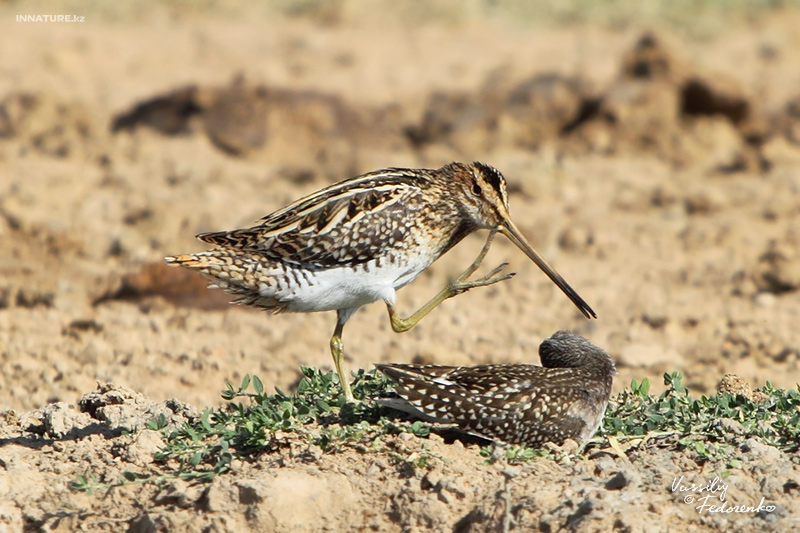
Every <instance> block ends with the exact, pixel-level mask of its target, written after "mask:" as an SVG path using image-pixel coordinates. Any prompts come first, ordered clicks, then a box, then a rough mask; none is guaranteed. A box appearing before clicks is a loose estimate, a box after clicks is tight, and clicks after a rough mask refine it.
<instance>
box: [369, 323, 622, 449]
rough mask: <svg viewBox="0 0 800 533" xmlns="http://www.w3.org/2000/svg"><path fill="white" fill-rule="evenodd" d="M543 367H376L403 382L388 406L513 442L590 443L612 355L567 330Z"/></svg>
mask: <svg viewBox="0 0 800 533" xmlns="http://www.w3.org/2000/svg"><path fill="white" fill-rule="evenodd" d="M539 357H540V358H541V360H542V365H544V366H543V367H542V366H536V365H523V364H496V365H478V366H465V367H451V366H439V365H402V364H387V365H375V366H377V367H378V370H380V371H381V372H383V373H384V374H386V375H387V376H389V377H390V378H392V379H393V380H395V381H396V382H397V384H398V386H397V388H396V391H395V393H394V394H393V395H389V396H388V397H384V398H382V399H380V400H379V401H381V403H384V404H385V405H387V406H389V407H392V408H395V409H398V410H401V411H405V412H408V413H411V414H414V415H416V416H419V417H421V418H423V419H424V420H428V421H432V422H440V423H447V424H455V425H457V426H458V428H459V429H461V430H462V431H465V432H467V433H470V434H474V435H478V436H480V437H484V438H487V439H489V440H498V441H501V442H504V443H507V444H521V445H526V446H530V447H540V446H541V445H542V444H544V443H546V442H553V443H555V444H557V445H561V444H562V443H563V442H564V441H565V440H567V439H572V440H574V441H576V442H579V443H581V442H585V441H586V440H588V439H589V438H591V436H592V435H594V433H595V432H596V431H597V429H598V427H599V426H600V423H601V422H602V421H603V415H604V413H605V410H606V406H607V405H608V398H609V396H610V395H611V383H612V381H613V378H614V375H615V374H616V373H617V371H616V368H615V367H614V363H613V362H612V361H611V357H609V355H608V354H607V353H606V352H604V351H603V350H601V349H600V348H598V347H597V346H594V345H593V344H591V343H590V342H589V341H588V340H586V339H584V338H583V337H581V336H580V335H576V334H575V333H572V332H570V331H559V332H558V333H556V334H554V335H553V336H552V337H549V338H547V339H545V340H544V341H542V344H541V345H540V346H539Z"/></svg>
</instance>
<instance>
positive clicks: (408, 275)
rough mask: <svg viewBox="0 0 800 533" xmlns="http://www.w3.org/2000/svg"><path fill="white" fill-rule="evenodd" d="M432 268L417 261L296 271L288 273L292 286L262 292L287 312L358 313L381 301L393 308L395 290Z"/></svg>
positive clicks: (427, 263) (369, 262)
mask: <svg viewBox="0 0 800 533" xmlns="http://www.w3.org/2000/svg"><path fill="white" fill-rule="evenodd" d="M398 263H399V262H398ZM429 265H430V263H429V262H424V261H421V260H419V259H417V260H416V261H414V262H412V263H406V264H402V265H401V264H387V262H386V261H384V262H383V264H382V265H381V268H377V267H376V266H375V261H374V260H373V261H368V262H367V263H364V264H362V265H358V266H356V267H354V268H349V267H344V268H331V269H327V270H317V271H305V275H304V273H302V272H300V271H299V270H295V271H294V273H293V275H292V273H291V272H288V273H287V274H289V276H288V277H287V279H289V280H290V282H286V283H278V286H277V287H272V288H267V287H262V288H260V290H259V292H260V293H261V295H262V296H265V297H271V298H276V299H278V300H280V301H281V302H283V303H285V304H286V310H287V311H293V312H310V311H331V310H337V309H356V308H358V307H361V306H362V305H366V304H368V303H371V302H375V301H378V300H384V301H385V302H387V303H389V304H394V303H395V300H396V298H397V296H396V293H395V290H396V289H399V288H400V287H403V286H404V285H406V284H408V283H410V282H411V281H413V280H414V279H415V278H416V277H417V276H418V275H419V274H420V273H421V272H422V271H423V270H425V268H427V267H428V266H429ZM276 278H278V276H276Z"/></svg>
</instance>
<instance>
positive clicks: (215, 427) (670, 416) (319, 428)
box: [72, 368, 800, 491]
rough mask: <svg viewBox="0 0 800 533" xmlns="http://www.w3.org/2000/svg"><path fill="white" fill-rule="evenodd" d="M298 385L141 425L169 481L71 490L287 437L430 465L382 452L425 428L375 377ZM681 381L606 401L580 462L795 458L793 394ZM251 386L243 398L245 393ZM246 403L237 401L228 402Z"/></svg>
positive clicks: (188, 465)
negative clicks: (713, 391) (720, 389)
mask: <svg viewBox="0 0 800 533" xmlns="http://www.w3.org/2000/svg"><path fill="white" fill-rule="evenodd" d="M302 372H303V376H304V377H303V379H302V380H301V381H300V383H299V384H298V387H297V392H296V393H295V394H291V395H290V394H286V393H285V392H283V391H281V390H280V389H277V388H276V393H275V394H267V393H266V392H265V391H264V385H263V383H262V382H261V380H260V379H258V378H257V377H252V378H251V377H250V376H245V378H244V380H243V381H242V383H241V385H240V386H239V387H234V386H232V385H231V384H227V388H226V389H225V390H224V391H223V392H222V396H223V398H225V399H226V400H228V401H229V402H230V403H229V404H228V405H226V406H224V407H222V408H219V409H206V410H205V411H204V412H203V414H202V416H201V417H200V419H199V420H197V421H196V422H194V423H192V424H186V425H184V426H183V427H182V428H180V429H177V430H169V429H168V428H167V420H166V419H165V418H164V417H163V415H162V416H160V417H158V418H157V419H155V420H153V421H151V422H150V423H149V424H148V428H149V429H153V430H160V431H162V433H163V436H164V439H165V441H166V443H167V444H166V446H165V447H164V448H163V449H162V450H160V451H159V452H158V453H157V454H156V456H155V460H156V461H157V462H160V463H162V464H164V465H165V468H166V469H169V470H173V471H174V474H166V475H163V476H157V477H152V476H148V475H144V474H138V473H134V472H125V473H124V474H123V479H122V480H120V481H119V482H117V483H109V484H98V483H97V480H95V479H92V477H91V476H88V477H87V476H79V478H78V480H77V481H76V482H74V483H73V484H72V488H73V489H75V490H86V491H91V490H96V489H97V488H101V487H106V488H108V487H112V486H118V485H124V484H130V483H142V482H162V481H164V480H166V479H171V478H181V479H186V480H210V479H212V478H213V477H215V476H217V475H220V474H224V473H226V472H227V471H228V470H230V467H231V463H232V461H233V460H234V459H235V458H238V459H242V460H251V459H253V458H255V457H258V456H259V455H260V454H265V453H272V452H276V451H278V450H279V449H280V448H281V447H282V446H286V440H285V439H284V438H281V436H282V435H286V434H292V435H294V436H295V437H297V438H298V439H299V440H300V441H303V442H306V443H307V444H309V445H315V446H318V447H319V448H320V449H321V450H322V451H323V452H324V453H333V452H336V451H338V450H341V449H342V448H344V447H348V446H350V447H358V449H360V450H362V451H373V452H376V453H383V452H385V453H388V454H389V455H390V456H391V457H392V458H394V459H395V460H398V461H404V462H408V463H410V464H412V465H413V466H415V467H424V466H425V465H426V464H427V461H428V460H429V458H430V457H431V454H429V453H428V452H427V447H426V446H424V444H423V446H422V448H421V449H422V452H421V453H419V452H417V453H411V452H409V453H408V454H406V455H403V454H399V453H398V452H397V451H395V450H391V449H388V448H387V447H386V446H385V445H384V443H383V441H382V437H384V436H386V435H396V434H399V433H403V432H407V433H412V434H414V435H416V436H418V437H421V438H426V437H427V436H428V435H429V433H430V431H431V426H430V425H428V424H425V423H423V422H420V421H411V420H408V419H407V418H406V417H405V416H404V415H400V414H398V413H395V412H393V411H390V410H386V409H384V408H382V407H381V406H380V405H379V404H378V403H377V402H376V401H375V400H374V397H375V396H377V395H378V394H379V393H381V392H385V391H387V390H389V389H390V388H391V381H390V380H388V379H387V378H386V377H385V376H383V375H382V374H380V373H376V372H375V371H374V370H373V371H370V372H365V371H363V370H361V371H359V372H358V373H357V374H355V375H354V378H355V381H354V383H353V386H352V389H353V394H354V396H355V397H356V399H357V400H360V401H359V402H357V403H355V404H347V403H345V401H344V393H343V391H342V388H341V386H340V384H339V379H338V376H337V375H336V373H335V372H327V373H323V372H321V371H319V370H317V369H314V368H303V369H302ZM681 377H682V376H681V374H679V373H671V374H665V375H664V384H665V385H666V386H667V388H666V390H665V391H664V392H663V393H661V394H660V395H658V396H653V395H651V394H649V389H650V382H649V380H647V379H644V380H643V381H642V382H637V381H636V380H634V381H633V382H632V383H631V387H630V388H629V389H626V390H624V391H622V392H621V393H619V394H618V395H617V396H616V397H615V398H612V399H611V401H610V402H609V406H608V409H607V410H606V415H605V419H604V421H603V425H602V428H601V431H600V433H599V434H598V435H597V436H595V437H594V438H593V439H591V440H590V441H589V442H588V443H586V444H585V445H584V446H582V447H581V448H579V449H578V451H577V452H576V453H575V455H576V456H579V457H585V456H586V455H587V454H589V453H591V452H593V451H597V450H598V449H607V448H608V447H611V448H613V449H614V450H615V451H616V452H617V453H623V452H622V450H621V448H620V445H619V443H620V442H623V441H628V442H629V445H630V444H634V445H636V446H637V447H644V446H661V447H670V448H673V449H678V450H684V449H689V450H691V452H692V453H694V454H695V456H696V460H698V461H701V462H705V461H714V462H717V461H727V463H726V464H727V466H728V467H732V468H736V467H738V466H739V465H738V463H737V462H736V461H735V460H733V459H731V456H732V455H733V452H734V451H735V450H736V447H737V445H738V444H740V443H742V442H744V440H746V439H748V438H751V437H756V438H758V439H759V440H761V441H762V442H763V443H765V444H768V445H770V446H774V447H776V448H778V449H780V450H783V451H787V452H790V451H795V450H797V449H798V447H799V445H798V443H799V442H800V387H798V389H797V390H782V389H775V388H773V387H772V385H771V384H769V383H767V384H766V386H765V387H764V388H762V389H760V390H761V391H762V393H763V394H762V397H763V398H764V400H763V401H760V402H758V403H755V402H753V401H751V400H749V399H748V398H746V397H744V396H741V395H738V394H737V395H732V394H730V393H727V392H725V393H722V394H718V395H713V396H701V397H700V398H699V399H698V398H692V397H691V396H690V395H689V391H688V389H686V388H685V387H683V386H682V385H681ZM251 385H252V391H251V390H250V387H251ZM237 400H245V401H237ZM481 455H483V456H484V457H486V458H487V459H486V460H485V462H493V461H495V460H497V459H498V458H501V457H502V458H504V459H505V460H506V461H509V462H512V463H518V462H525V461H530V460H532V459H537V458H544V459H553V458H554V455H553V453H551V451H550V450H539V449H532V448H526V447H522V446H511V447H506V448H502V449H501V450H500V453H498V450H495V449H493V448H492V447H489V446H487V447H484V448H482V449H481Z"/></svg>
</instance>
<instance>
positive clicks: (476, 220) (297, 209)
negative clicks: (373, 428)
mask: <svg viewBox="0 0 800 533" xmlns="http://www.w3.org/2000/svg"><path fill="white" fill-rule="evenodd" d="M479 229H489V230H490V233H489V238H488V239H487V240H486V244H485V245H484V247H483V250H482V251H481V253H480V255H478V257H477V259H475V262H474V263H473V264H472V265H470V267H469V268H468V269H467V270H466V271H465V272H464V273H463V274H462V275H461V276H459V277H458V279H456V281H454V282H452V283H450V284H449V285H448V286H447V287H445V288H444V289H442V291H441V292H439V293H438V294H437V295H436V296H434V297H433V298H432V299H431V300H430V301H429V302H428V303H427V304H425V305H424V306H423V307H422V308H420V309H419V310H418V311H417V312H416V313H414V314H413V315H411V316H410V317H409V318H405V319H404V318H401V317H399V316H398V315H397V313H396V311H395V308H394V304H395V300H396V294H395V291H396V290H397V289H399V288H400V287H403V286H404V285H406V284H408V283H410V282H411V281H413V280H414V278H416V277H417V276H418V275H419V274H420V273H421V272H422V271H423V270H425V269H426V268H428V267H429V266H430V265H431V263H433V262H434V261H435V260H436V259H438V258H439V257H440V256H441V255H442V254H444V253H445V252H447V251H448V250H449V249H450V248H452V247H453V246H455V245H456V244H457V243H458V242H459V241H461V239H463V238H464V237H466V236H467V235H468V234H470V233H472V232H473V231H476V230H479ZM498 231H499V232H501V233H503V234H504V235H506V236H507V237H508V238H509V239H510V240H511V241H512V242H513V243H514V244H516V245H517V246H518V247H519V248H521V249H522V250H523V251H524V252H525V253H526V254H527V255H528V257H530V258H531V259H532V260H533V261H534V262H535V263H536V264H537V265H538V266H539V268H541V269H542V270H543V271H544V272H545V274H547V275H548V276H549V277H550V279H551V280H553V281H554V282H555V283H556V285H558V286H559V288H561V290H562V291H564V293H565V294H566V295H567V296H568V297H569V298H570V300H572V301H573V302H574V303H575V305H576V306H578V308H579V309H580V310H581V312H582V313H583V314H584V315H585V316H586V317H587V318H588V317H596V315H595V313H594V311H592V309H591V308H590V307H589V305H588V304H587V303H586V302H584V301H583V299H582V298H581V297H580V296H578V294H577V293H576V292H575V291H574V290H573V289H572V287H570V286H569V285H568V284H567V282H566V281H564V278H562V277H561V276H560V275H559V274H558V273H557V272H556V271H555V270H554V269H553V268H552V267H551V266H550V265H549V264H547V262H546V261H545V260H544V259H543V258H542V257H541V256H540V255H539V254H538V253H537V252H536V251H535V250H534V249H533V248H531V246H530V245H529V244H528V242H527V241H526V240H525V238H524V237H523V236H522V234H521V233H520V231H519V230H518V229H517V227H516V226H515V225H514V223H513V222H512V221H511V218H510V216H509V213H508V194H507V192H506V181H505V178H504V177H503V175H502V174H500V172H498V171H497V170H495V169H494V168H492V167H490V166H488V165H485V164H483V163H472V164H468V165H467V164H462V163H451V164H449V165H446V166H444V167H442V168H440V169H438V170H412V169H400V168H389V169H385V170H379V171H376V172H370V173H369V174H364V175H363V176H358V177H355V178H351V179H348V180H345V181H342V182H340V183H337V184H335V185H331V186H330V187H327V188H325V189H322V190H321V191H318V192H316V193H314V194H311V195H310V196H307V197H305V198H303V199H301V200H298V201H297V202H295V203H293V204H291V205H289V206H288V207H285V208H283V209H280V210H279V211H276V212H275V213H272V214H271V215H267V216H266V217H264V218H263V219H262V220H261V222H260V223H259V224H257V225H256V226H253V227H251V228H245V229H236V230H232V231H222V232H216V233H203V234H200V235H198V236H197V237H198V238H199V239H200V240H202V241H205V242H207V243H211V244H214V245H216V248H213V249H211V250H209V251H207V252H200V253H196V254H184V255H178V256H174V257H167V258H166V261H167V263H168V264H171V265H180V266H183V267H187V268H190V269H193V270H197V271H199V272H200V273H201V274H203V275H204V276H206V277H208V278H210V279H211V280H212V281H213V284H212V285H211V287H215V288H220V289H223V290H225V291H227V292H229V293H231V294H235V295H238V298H237V299H236V300H234V301H235V302H236V303H241V304H246V305H252V306H255V307H260V308H264V309H267V310H270V311H273V312H276V313H277V312H281V311H295V312H311V311H330V310H335V311H336V312H337V320H336V328H335V330H334V332H333V337H331V353H332V354H333V360H334V363H335V365H336V371H337V372H338V373H339V378H340V379H341V382H342V387H343V388H344V392H345V397H346V400H347V401H352V399H353V395H352V393H351V391H350V384H349V381H348V379H347V376H346V374H345V372H344V370H343V368H342V357H343V347H342V329H343V327H344V324H345V322H347V320H348V319H349V318H350V317H351V316H352V315H353V313H355V312H356V310H357V309H358V308H359V307H361V306H362V305H365V304H368V303H370V302H374V301H377V300H383V301H384V302H386V307H387V308H388V310H389V318H390V319H391V322H392V329H394V331H397V332H402V331H407V330H408V329H411V328H412V327H414V325H416V324H417V322H419V321H420V319H422V317H424V316H425V315H427V314H428V313H429V312H430V311H431V310H432V309H433V308H435V307H436V306H437V305H439V304H440V303H442V302H443V301H444V300H446V299H448V298H451V297H453V296H455V295H457V294H461V293H462V292H465V291H467V290H469V289H471V288H473V287H480V286H484V285H490V284H492V283H496V282H498V281H502V280H504V279H508V278H510V277H511V276H513V274H504V275H499V272H500V271H501V270H502V269H503V268H504V267H505V266H506V265H505V264H503V265H500V266H499V267H498V268H496V269H494V270H493V271H492V272H490V273H489V274H488V275H486V276H485V277H483V278H480V279H477V280H473V281H468V278H469V276H471V275H472V274H473V273H474V272H475V271H476V270H477V269H478V267H479V266H480V264H481V262H482V261H483V259H484V257H485V256H486V253H487V251H488V250H489V246H490V244H491V242H492V239H493V238H494V235H495V233H497V232H498Z"/></svg>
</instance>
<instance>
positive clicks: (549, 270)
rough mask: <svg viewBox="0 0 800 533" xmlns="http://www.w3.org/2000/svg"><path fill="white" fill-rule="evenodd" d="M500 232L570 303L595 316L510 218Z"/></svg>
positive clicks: (589, 316) (585, 313) (586, 315)
mask: <svg viewBox="0 0 800 533" xmlns="http://www.w3.org/2000/svg"><path fill="white" fill-rule="evenodd" d="M499 231H500V233H502V234H503V235H505V236H506V237H508V238H509V240H510V241H511V242H513V243H514V244H516V245H517V247H518V248H519V249H520V250H522V251H523V252H525V255H527V256H528V257H530V259H531V261H533V262H534V263H536V266H538V267H539V268H541V269H542V272H544V273H545V274H547V277H548V278H550V279H551V280H553V283H555V284H556V285H558V288H559V289H561V290H562V291H563V292H564V294H566V295H567V297H568V298H569V299H570V300H572V303H574V304H575V306H576V307H577V308H578V309H580V311H581V313H583V315H584V316H585V317H586V318H597V314H596V313H595V312H594V311H593V310H592V308H591V307H589V304H587V303H586V302H585V301H584V300H583V298H581V297H580V296H578V293H577V292H575V289H573V288H572V287H570V286H569V283H567V282H566V280H564V278H562V277H561V274H559V273H558V272H556V269H554V268H553V267H551V266H550V264H549V263H548V262H547V261H545V259H544V257H542V256H541V255H539V252H537V251H536V250H534V249H533V247H532V246H531V245H530V244H528V241H527V240H525V237H523V236H522V233H521V232H520V231H519V229H518V228H517V227H516V226H515V225H514V223H513V222H511V221H510V220H509V221H507V222H505V224H504V225H501V226H500V227H499Z"/></svg>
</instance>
